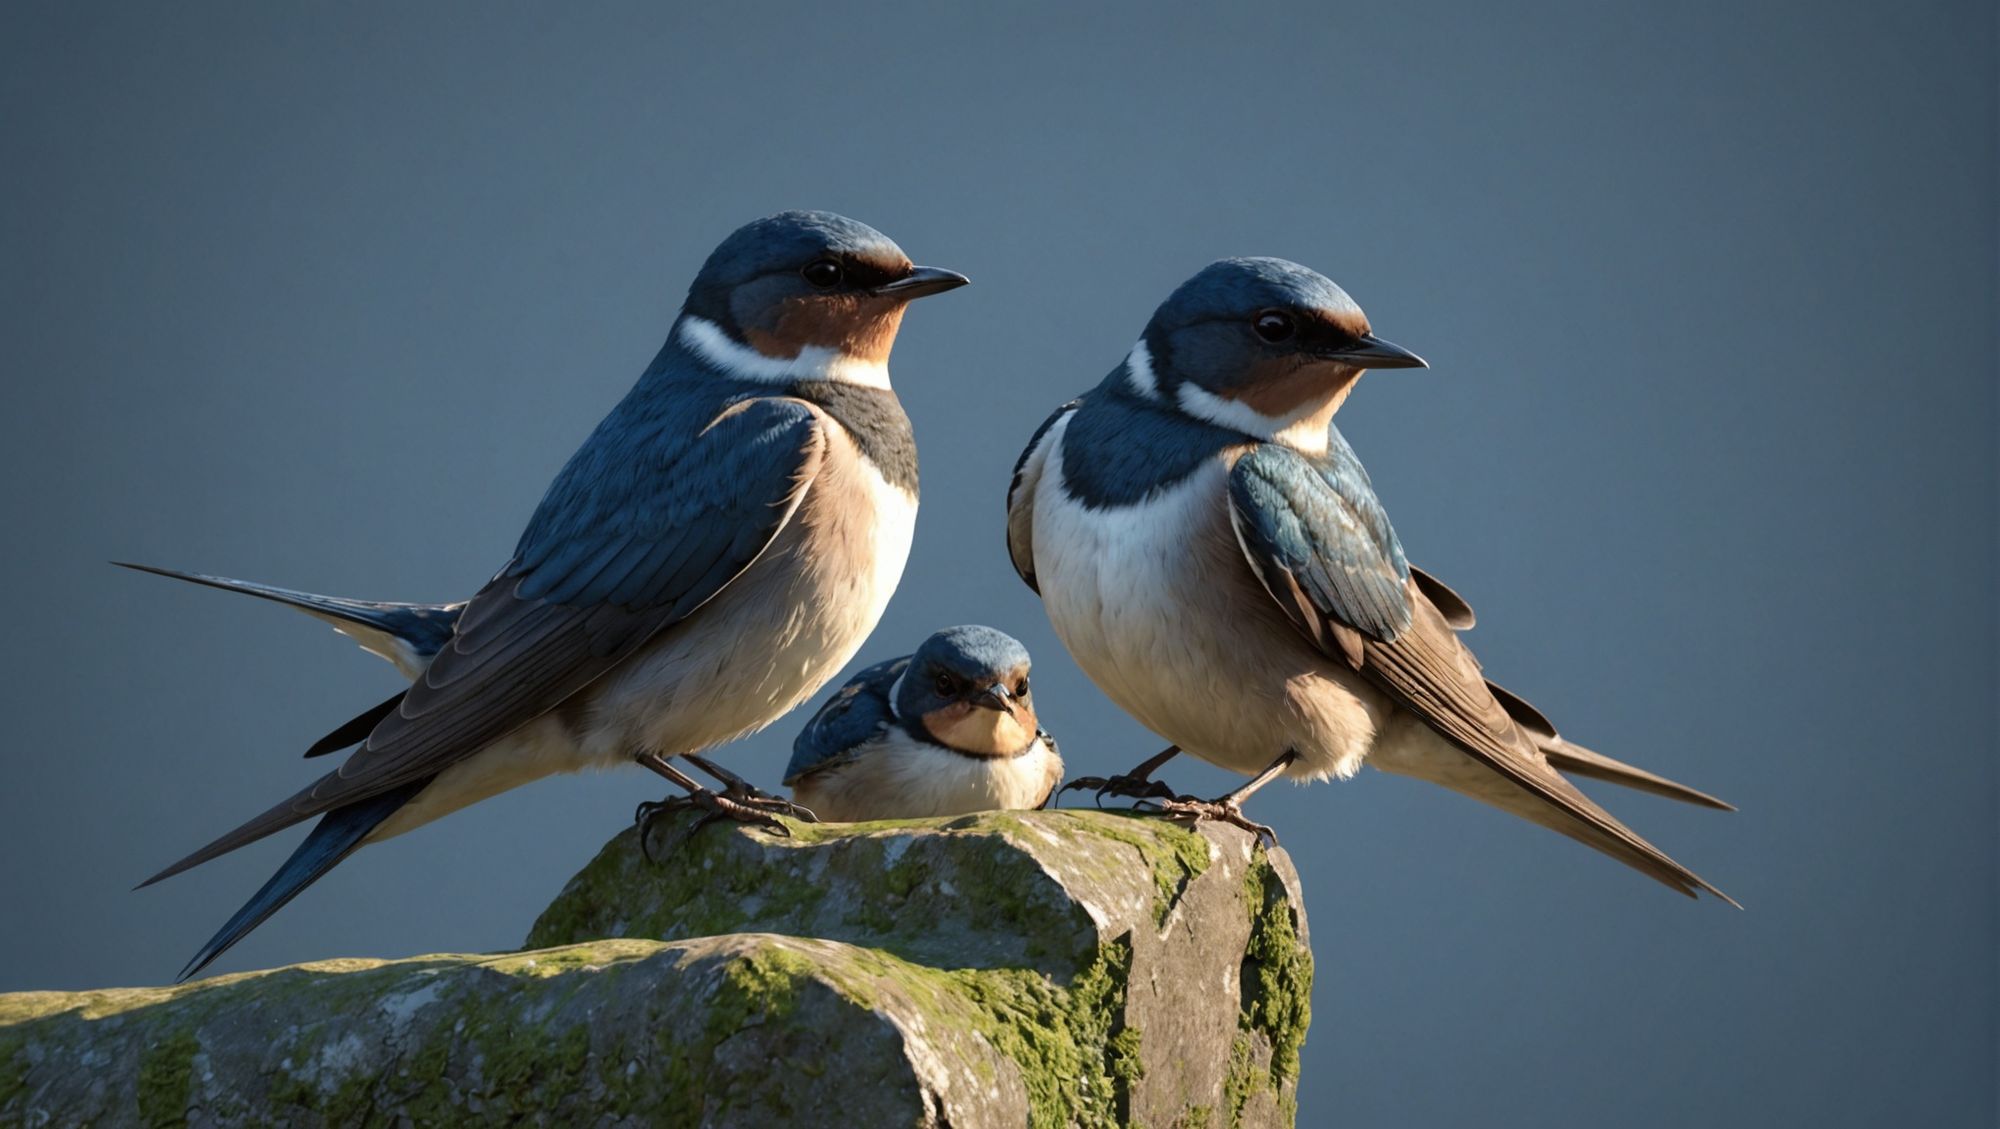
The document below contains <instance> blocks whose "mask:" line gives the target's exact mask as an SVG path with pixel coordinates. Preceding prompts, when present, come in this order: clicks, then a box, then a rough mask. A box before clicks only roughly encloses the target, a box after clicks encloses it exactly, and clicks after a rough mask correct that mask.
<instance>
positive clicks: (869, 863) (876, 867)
mask: <svg viewBox="0 0 2000 1129" xmlns="http://www.w3.org/2000/svg"><path fill="white" fill-rule="evenodd" d="M789 827H790V829H791V830H792V832H793V834H792V835H791V837H789V838H782V837H775V836H770V835H767V834H764V833H762V832H759V831H752V830H748V829H742V828H735V827H712V828H708V829H705V830H702V831H701V832H699V833H698V834H694V835H692V836H689V837H688V838H687V840H686V841H685V842H683V843H680V844H679V845H678V846H677V847H676V848H675V851H674V853H673V854H672V856H671V858H670V859H669V861H668V862H666V863H665V864H664V865H658V864H654V863H651V862H649V861H647V860H646V858H645V857H644V854H643V853H642V852H641V851H640V849H639V844H638V842H637V838H636V833H634V832H631V831H627V832H625V833H623V834H621V835H619V836H618V837H616V838H614V839H613V840H612V841H611V842H610V843H609V844H607V845H606V847H605V848H604V850H603V851H602V852H600V853H599V855H598V856H597V858H596V859H594V860H593V861H592V862H591V863H590V864H589V865H588V866H586V867H585V868H584V869H583V870H582V871H580V872H579V873H578V874H577V875H576V876H575V877H574V878H573V879H572V880H571V881H570V882H569V884H568V885H567V886H566V887H565V888H564V890H563V891H562V893H561V894H560V895H559V896H558V897H557V898H556V900H555V901H554V902H553V903H551V904H550V906H549V907H548V909H547V910H546V911H545V912H544V913H543V914H542V915H541V918H540V919H539V920H538V921H537V922H536V923H535V925H534V927H533V929H532V930H530V933H529V937H528V946H529V947H528V949H527V950H525V951H522V952H519V953H513V954H502V955H494V956H453V955H446V956H430V957H418V958H413V959H410V960H403V961H372V960H344V961H327V962H321V963H316V964H307V965H298V966H293V967H290V968H283V969H276V970H272V971H268V972H256V973H245V974H239V975H234V976H222V977H216V978H213V979H210V980H205V981H200V982H197V983H193V984H188V985H183V986H180V987H177V988H136V989H114V990H106V991H97V992H79V993H59V992H31V993H18V994H15V995H11V996H0V1124H8V1125H12V1124H51V1125H53V1124H72V1123H85V1122H89V1123H97V1124H140V1125H149V1126H150V1125H197V1126H207V1125H224V1124H228V1125H236V1124H250V1125H257V1124H269V1125H279V1124H284V1125H299V1126H303V1125H366V1124H383V1125H390V1124H419V1125H422V1124H489V1123H494V1124H497V1123H506V1124H548V1125H633V1126H637V1125H715V1126H733V1125H744V1126H750V1125H756V1126H766V1125H782V1124H855V1125H871V1126H873V1125H882V1126H892V1125H913V1126H922V1125H930V1126H936V1125H950V1126H953V1127H955V1129H971V1127H975V1126H989V1125H991V1126H1002V1125H1005V1126H1019V1125H1024V1124H1025V1125H1034V1126H1051V1127H1053V1126H1071V1125H1076V1126H1112V1125H1148V1126H1155V1127H1164V1126H1171V1125H1212V1126H1215V1127H1217V1129H1220V1127H1222V1126H1229V1125H1279V1124H1290V1123H1291V1121H1292V1120H1293V1115H1294V1110H1295V1101H1294V1094H1295V1092H1296V1085H1297V1080H1298V1069H1299V1067H1298V1052H1299V1047H1300V1045H1301V1044H1302V1043H1303V1040H1304V1037H1305V1030H1306V1025H1307V1022H1308V1020H1309V1014H1310V1013H1309V1007H1308V1002H1307V1001H1308V999H1309V994H1310V989H1311V977H1312V961H1311V954H1310V951H1309V949H1308V947H1307V938H1306V925H1305V913H1304V908H1303V904H1302V902H1301V901H1300V898H1299V888H1298V880H1297V876H1296V875H1295V874H1294V873H1293V872H1292V869H1291V865H1290V862H1289V861H1288V860H1287V859H1286V857H1285V855H1284V854H1283V852H1281V851H1272V852H1268V853H1267V852H1265V851H1264V850H1262V849H1261V848H1258V847H1256V846H1255V844H1254V843H1253V842H1252V841H1251V839H1250V837H1249V836H1248V835H1247V834H1245V833H1243V832H1240V831H1238V830H1237V829H1235V828H1230V827H1215V826H1208V825H1204V826H1202V827H1200V828H1199V829H1196V830H1190V829H1186V828H1183V827H1179V826H1175V825H1173V824H1169V823H1166V822H1163V821H1160V820H1156V819H1150V818H1137V817H1133V816H1129V815H1124V814H1120V813H1099V812H1004V813H1002V812H996V813H988V814H984V815H979V816H969V817H963V818H957V819H948V820H915V821H896V822H886V823H870V824H849V825H838V824H834V825H808V824H796V823H794V824H790V825H789ZM683 830H685V828H676V827H665V828H661V829H659V830H658V831H656V834H660V835H661V836H662V839H660V840H656V842H655V843H654V844H653V845H654V846H655V848H656V849H657V848H660V847H663V846H667V845H669V843H668V840H669V839H671V838H672V837H673V836H676V835H677V834H679V832H680V831H683Z"/></svg>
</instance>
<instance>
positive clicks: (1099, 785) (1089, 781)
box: [1063, 775, 1177, 808]
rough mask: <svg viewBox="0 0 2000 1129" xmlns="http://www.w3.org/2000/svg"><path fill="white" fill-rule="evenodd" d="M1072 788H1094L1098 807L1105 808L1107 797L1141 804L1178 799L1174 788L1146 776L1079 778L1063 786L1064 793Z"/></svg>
mask: <svg viewBox="0 0 2000 1129" xmlns="http://www.w3.org/2000/svg"><path fill="white" fill-rule="evenodd" d="M1072 788H1092V789H1095V790H1096V796H1095V797H1094V798H1095V799H1096V801H1097V806H1098V807H1100V808H1102V807H1103V806H1104V797H1106V796H1124V797H1126V798H1128V799H1132V800H1138V801H1141V802H1144V801H1147V800H1171V799H1175V798H1177V797H1176V796H1175V794H1174V790H1173V789H1172V788H1169V787H1167V785H1166V784H1165V783H1164V782H1162V781H1159V780H1153V779H1150V778H1148V777H1144V776H1126V775H1118V776H1079V777H1077V778H1076V779H1075V780H1072V781H1070V782H1069V783H1067V784H1065V785H1063V791H1065V792H1067V791H1069V790H1070V789H1072Z"/></svg>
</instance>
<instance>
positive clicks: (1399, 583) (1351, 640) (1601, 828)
mask: <svg viewBox="0 0 2000 1129" xmlns="http://www.w3.org/2000/svg"><path fill="white" fill-rule="evenodd" d="M1342 451H1343V452H1344V445H1342ZM1348 457H1350V458H1351V454H1349V456H1348ZM1357 471H1358V466H1357V468H1355V469H1354V470H1350V469H1349V468H1346V467H1343V466H1339V465H1334V466H1331V467H1328V466H1316V465H1314V464H1313V463H1312V462H1310V461H1309V460H1307V459H1306V457H1305V456H1303V455H1301V454H1299V453H1298V452H1296V451H1292V450H1289V449H1288V448H1284V447H1281V446H1278V445H1275V444H1262V445H1260V446H1258V447H1257V448H1255V449H1254V450H1252V451H1251V452H1249V453H1247V454H1245V455H1244V456H1243V457H1241V458H1240V459H1238V460H1237V463H1236V465H1235V467H1234V468H1232V470H1231V472H1230V479H1229V503H1230V520H1231V524H1232V526H1233V528H1234V529H1235V531H1236V537H1237V542H1238V544H1239V546H1240V547H1241V548H1242V550H1243V552H1244V555H1245V557H1246V558H1247V559H1248V561H1249V563H1250V566H1251V568H1252V570H1253V571H1254V572H1255V573H1256V574H1257V576H1258V578H1259V579H1260V580H1261V581H1262V582H1263V585H1264V588H1265V590H1266V591H1268V592H1269V593H1270V594H1271V596H1272V598H1273V599H1274V600H1276V602H1277V603H1278V605H1279V607H1281V608H1283V609H1284V611H1285V613H1286V616H1287V617H1288V618H1289V619H1290V620H1291V621H1292V623H1293V625H1294V626H1295V627H1296V628H1297V629H1298V630H1299V633H1300V634H1301V635H1303V636H1304V637H1305V638H1306V639H1308V640H1310V641H1312V643H1313V644H1314V646H1315V647H1317V648H1318V649H1319V650H1320V652H1321V653H1323V654H1325V655H1327V656H1328V657H1329V658H1337V659H1340V660H1341V661H1344V662H1347V663H1349V664H1350V665H1351V666H1352V667H1353V668H1354V669H1355V670H1357V671H1358V672H1359V673H1360V674H1361V675H1362V677H1364V678H1366V679H1368V680H1369V681H1370V682H1372V683H1373V684H1375V685H1376V686H1377V687H1379V688H1380V689H1381V690H1382V691H1383V692H1384V693H1386V694H1387V695H1388V696H1389V697H1390V698H1391V699H1393V700H1394V701H1395V702H1396V703H1397V704H1398V705H1400V706H1402V707H1403V708H1404V709H1407V710H1409V711H1410V712H1411V713H1413V714H1415V715H1417V716H1418V717H1420V718H1422V719H1423V720H1424V721H1425V722H1426V723H1428V724H1429V725H1430V726H1431V727H1432V728H1434V729H1436V730H1437V731H1438V732H1439V733H1441V734H1443V735H1444V736H1445V737H1446V738H1448V739H1449V740H1450V741H1451V742H1452V743H1453V744H1454V745H1456V746H1457V747H1458V748H1460V749H1462V750H1464V751H1465V752H1466V753H1467V754H1469V755H1470V756H1471V757H1472V758H1473V759H1474V760H1476V761H1478V762H1480V763H1481V764H1484V765H1485V766H1486V767H1488V768H1490V769H1492V770H1493V771H1494V772H1495V773H1497V774H1499V776H1500V777H1501V778H1503V779H1504V780H1506V781H1508V782H1509V783H1511V784H1513V785H1514V786H1516V787H1517V788H1519V789H1520V790H1521V791H1522V792H1524V793H1526V795H1525V796H1521V797H1519V798H1518V799H1509V800H1508V801H1506V802H1503V803H1502V805H1501V806H1503V807H1506V808H1507V810H1509V811H1513V812H1515V813H1516V814H1520V815H1523V816H1525V817H1527V818H1529V819H1531V820H1533V821H1535V822H1537V823H1540V824H1542V825H1543V826H1546V827H1549V828H1551V829H1553V830H1555V831H1558V832H1560V833H1562V834H1564V835H1567V836H1569V837H1571V838H1573V839H1576V840H1578V841H1580V842H1583V843H1585V844H1587V845H1589V846H1592V847H1595V848H1596V849H1598V850H1600V851H1603V852H1604V853H1606V854H1609V855H1611V856H1612V857H1613V858H1616V859H1618V860H1619V861H1621V862H1624V863H1626V864H1627V865H1629V866H1631V867H1633V868H1634V869H1637V870H1639V871H1640V872H1642V873H1644V874H1646V875H1648V876H1650V877H1652V878H1655V879H1657V880H1658V881H1660V882H1662V883H1664V884H1666V885H1667V886H1669V887H1672V888H1673V889H1676V890H1679V891H1680V892H1682V893H1685V894H1689V895H1690V896H1692V894H1693V893H1694V891H1695V890H1697V889H1701V890H1706V891H1708V892H1709V893H1711V894H1714V895H1715V896H1717V897H1720V898H1722V899H1723V900H1725V901H1729V900H1730V899H1729V898H1728V896H1727V895H1726V894H1723V893H1722V892H1721V891H1719V890H1717V889H1716V888H1715V887H1713V886H1711V885H1709V884H1708V883H1707V882H1706V881H1704V880H1702V879H1701V877H1700V876H1698V875H1696V874H1695V873H1694V872H1692V871H1690V870H1688V869H1687V868H1685V867H1683V866H1681V865H1680V864H1679V863H1676V862H1674V861H1673V860H1672V859H1670V858H1668V857H1667V856H1666V855H1665V854H1664V853H1662V852H1661V851H1660V850H1659V849H1658V848H1656V847H1654V846H1653V845H1652V844H1651V843H1648V842H1646V841H1645V840H1644V839H1642V838H1640V837H1639V836H1638V835H1637V834H1636V833H1635V832H1633V831H1632V830H1631V829H1630V828H1628V827H1626V826H1625V825H1624V824H1622V823H1620V822H1618V820H1616V819H1615V818H1613V817H1612V816H1611V815H1610V813H1608V812H1606V811H1605V810H1604V809H1602V808H1600V807H1598V806H1597V805H1596V804H1595V803H1593V802H1591V800H1590V799H1589V798H1588V797H1586V796H1584V794H1583V793H1582V792H1580V791H1578V790H1577V789H1576V787H1575V785H1573V784H1571V783H1570V782H1569V781H1567V780H1565V779H1563V777H1562V775H1561V774H1560V773H1558V772H1556V771H1555V769H1553V768H1551V767H1550V765H1549V763H1548V761H1547V759H1546V758H1545V757H1544V756H1543V754H1542V752H1541V750H1540V749H1539V748H1538V747H1537V745H1536V742H1535V740H1534V737H1533V735H1532V734H1531V733H1529V732H1528V731H1527V730H1525V729H1523V728H1522V726H1521V725H1520V724H1517V722H1516V719H1515V717H1514V715H1512V714H1510V713H1509V711H1508V709H1507V708H1506V705H1505V704H1504V703H1503V701H1502V699H1501V698H1499V697H1497V696H1496V695H1495V694H1494V693H1493V691H1492V689H1491V688H1490V687H1489V685H1488V683H1487V681H1486V678H1485V676H1484V675H1483V674H1482V673H1481V671H1480V667H1479V662H1478V660H1476V659H1475V658H1473V656H1472V652H1471V651H1470V650H1468V649H1467V648H1466V646H1465V644H1464V643H1463V642H1462V641H1461V640H1460V639H1459V637H1458V635H1457V633H1456V632H1455V631H1454V627H1455V626H1456V622H1458V621H1465V620H1468V619H1469V614H1470V610H1471V609H1470V608H1469V607H1465V606H1464V601H1462V600H1457V599H1456V594H1455V593H1453V594H1452V599H1453V600H1454V601H1456V604H1457V605H1458V606H1456V607H1453V608H1452V609H1451V610H1450V611H1449V612H1447V611H1443V610H1440V609H1439V607H1438V606H1437V605H1436V604H1435V603H1434V602H1433V601H1432V600H1431V599H1430V597H1429V596H1428V595H1427V594H1426V581H1429V583H1430V584H1435V581H1430V579H1429V578H1428V577H1426V578H1424V580H1421V581H1420V580H1418V579H1416V578H1415V577H1413V576H1412V575H1411V574H1410V570H1409V568H1408V565H1407V564H1406V563H1404V561H1403V559H1402V551H1401V548H1400V546H1399V545H1397V543H1396V540H1395V535H1394V533H1393V532H1391V531H1389V529H1388V525H1387V517H1386V515H1383V514H1382V512H1381V509H1380V505H1379V503H1377V502H1376V501H1375V498H1374V495H1373V493H1372V491H1371V490H1369V489H1368V487H1367V479H1366V476H1365V474H1358V473H1357ZM1440 587H1441V586H1440ZM1444 591H1446V592H1449V591H1450V590H1449V589H1444ZM1461 608H1462V609H1463V611H1464V612H1465V613H1466V614H1464V615H1460V614H1458V613H1459V611H1460V610H1461ZM1343 632H1345V634H1343ZM1531 719H1532V720H1542V721H1543V722H1544V723H1545V720H1546V719H1540V715H1539V714H1532V711H1531ZM1549 728H1550V730H1551V732H1553V727H1552V726H1551V727H1549ZM1511 795H1512V794H1511V793H1510V796H1511ZM1523 801H1526V802H1523ZM1731 904H1732V905H1733V904H1735V903H1734V902H1733V901H1732V902H1731Z"/></svg>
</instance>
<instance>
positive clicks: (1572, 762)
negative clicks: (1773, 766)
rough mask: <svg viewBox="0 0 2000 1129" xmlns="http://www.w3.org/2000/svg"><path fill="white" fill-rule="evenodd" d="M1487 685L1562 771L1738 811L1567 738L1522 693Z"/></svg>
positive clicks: (1692, 789) (1720, 801) (1714, 799)
mask: <svg viewBox="0 0 2000 1129" xmlns="http://www.w3.org/2000/svg"><path fill="white" fill-rule="evenodd" d="M1486 688H1487V689H1488V690H1490V691H1492V692H1493V697H1494V699H1495V700H1497V701H1498V702H1499V703H1500V705H1501V708H1503V709H1505V710H1506V711H1507V714H1508V716H1509V717H1512V718H1513V719H1514V724H1516V725H1518V726H1520V727H1521V729H1522V730H1523V731H1524V732H1526V733H1527V734H1528V736H1529V737H1530V738H1531V739H1533V740H1534V742H1535V747H1536V748H1537V749H1540V750H1541V752H1542V755H1543V756H1545V757H1547V758H1549V763H1550V764H1551V765H1554V766H1555V768H1556V770H1557V771H1559V772H1566V773H1569V774H1570V775H1572V776H1587V777H1589V778H1590V779H1592V780H1602V781H1604V782H1606V783H1608V784H1618V785H1622V786H1624V787H1626V788H1632V789H1635V790H1637V791H1640V792H1651V793H1652V794H1653V795H1655V796H1665V797H1666V798H1667V799H1670V800H1679V801H1681V802H1682V803H1687V804H1697V805H1699V806H1701V807H1705V808H1714V809H1716V810H1717V811H1735V810H1736V805H1735V804H1732V803H1730V802H1728V801H1727V800H1718V799H1716V798H1715V797H1714V796H1711V795H1709V794H1708V793H1707V792H1703V791H1700V790H1699V789H1695V788H1690V787H1688V786H1687V785H1685V784H1682V783H1680V782H1679V781H1677V780H1669V779H1667V778H1666V777H1664V776H1661V775H1659V774H1658V773H1654V772H1647V771H1646V770H1645V769H1643V768H1640V767H1638V766H1637V765H1630V764H1626V763H1625V762H1624V761H1621V760H1617V759H1614V758H1612V757H1607V756H1605V755H1604V754H1603V753H1600V752H1597V751H1595V750H1593V749H1586V748H1584V747H1583V746H1582V745H1578V744H1576V743H1574V742H1572V741H1568V740H1565V739H1564V738H1563V737H1562V735H1561V734H1558V733H1557V732H1556V727H1555V723H1554V722H1551V721H1550V720H1549V719H1548V716H1547V715H1546V714H1544V713H1542V711H1540V710H1538V709H1536V708H1535V707H1534V706H1532V705H1530V704H1529V703H1528V701H1527V700H1526V699H1524V698H1522V697H1521V696H1520V695H1519V694H1516V693H1514V692H1513V691H1511V690H1509V689H1507V688H1506V687H1504V686H1501V685H1499V684H1498V683H1495V682H1494V681H1493V680H1492V679H1490V678H1489V679H1487V680H1486Z"/></svg>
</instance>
